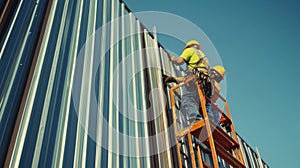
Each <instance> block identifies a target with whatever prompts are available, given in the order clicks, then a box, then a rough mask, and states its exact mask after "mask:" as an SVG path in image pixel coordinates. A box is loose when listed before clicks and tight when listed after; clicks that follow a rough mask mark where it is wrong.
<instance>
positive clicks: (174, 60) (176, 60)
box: [171, 56, 185, 65]
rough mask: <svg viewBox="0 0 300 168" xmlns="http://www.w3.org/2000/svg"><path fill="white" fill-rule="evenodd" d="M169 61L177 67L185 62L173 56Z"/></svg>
mask: <svg viewBox="0 0 300 168" xmlns="http://www.w3.org/2000/svg"><path fill="white" fill-rule="evenodd" d="M171 61H172V62H174V63H175V64H177V65H182V64H183V63H184V62H185V61H184V59H183V58H181V57H174V56H171Z"/></svg>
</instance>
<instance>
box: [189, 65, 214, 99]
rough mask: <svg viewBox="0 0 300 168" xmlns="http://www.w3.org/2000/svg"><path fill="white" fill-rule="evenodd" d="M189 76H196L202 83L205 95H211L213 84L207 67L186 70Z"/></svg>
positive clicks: (199, 82)
mask: <svg viewBox="0 0 300 168" xmlns="http://www.w3.org/2000/svg"><path fill="white" fill-rule="evenodd" d="M186 74H187V76H188V77H189V76H194V77H195V80H196V82H197V83H198V84H199V85H200V87H201V89H202V92H203V94H204V95H206V96H208V97H211V95H212V84H211V80H210V78H209V71H208V70H207V69H206V68H202V67H198V68H194V69H192V70H188V71H187V72H186Z"/></svg>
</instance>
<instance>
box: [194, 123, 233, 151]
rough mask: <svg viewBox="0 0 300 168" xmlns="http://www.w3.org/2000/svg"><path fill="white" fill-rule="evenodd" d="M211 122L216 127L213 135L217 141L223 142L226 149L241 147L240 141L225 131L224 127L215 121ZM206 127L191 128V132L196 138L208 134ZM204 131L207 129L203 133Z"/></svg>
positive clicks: (212, 126)
mask: <svg viewBox="0 0 300 168" xmlns="http://www.w3.org/2000/svg"><path fill="white" fill-rule="evenodd" d="M210 123H211V128H214V129H213V131H212V135H213V137H214V141H215V142H218V143H219V144H222V146H223V147H224V148H225V149H226V150H232V149H235V148H237V147H239V144H238V142H236V141H235V140H234V139H233V138H231V137H230V136H229V135H228V134H227V133H226V132H225V131H223V129H222V128H220V127H219V126H217V125H216V124H215V123H214V122H210ZM203 125H205V124H203ZM192 128H193V127H192ZM195 128H196V127H195ZM203 128H204V129H203ZM205 128H206V127H205V126H202V127H198V128H197V129H191V134H192V135H193V136H194V137H196V138H197V137H199V136H200V135H207V132H206V129H205ZM202 131H205V132H203V133H202ZM198 139H199V138H198Z"/></svg>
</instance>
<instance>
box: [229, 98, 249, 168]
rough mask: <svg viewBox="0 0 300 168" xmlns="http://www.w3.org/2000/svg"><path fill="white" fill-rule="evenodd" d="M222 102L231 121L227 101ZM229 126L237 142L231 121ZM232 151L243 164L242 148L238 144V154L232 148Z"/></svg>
mask: <svg viewBox="0 0 300 168" xmlns="http://www.w3.org/2000/svg"><path fill="white" fill-rule="evenodd" d="M224 103H225V108H226V111H227V114H228V117H229V119H230V120H231V121H232V117H231V113H230V110H229V106H228V103H227V101H225V102H224ZM230 128H231V133H232V136H233V138H234V140H235V141H236V142H237V143H238V144H239V141H238V138H237V135H236V132H235V129H234V125H233V122H232V123H231V125H230ZM234 151H235V154H236V156H237V157H238V159H239V161H240V162H241V163H243V164H244V165H245V162H244V158H243V154H242V150H241V147H240V144H239V147H238V154H237V153H236V150H234Z"/></svg>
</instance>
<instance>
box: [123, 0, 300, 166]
mask: <svg viewBox="0 0 300 168" xmlns="http://www.w3.org/2000/svg"><path fill="white" fill-rule="evenodd" d="M124 1H125V3H126V4H127V5H128V6H129V8H130V9H131V10H132V11H133V12H139V11H163V12H170V13H173V14H176V15H179V16H181V17H184V18H186V19H188V20H190V21H192V22H193V23H195V24H196V25H197V26H199V27H200V28H201V29H202V30H203V31H204V32H205V33H206V35H207V36H208V37H209V38H210V40H211V41H212V42H213V44H214V45H215V47H216V48H217V50H218V52H219V54H220V56H221V58H222V61H223V65H224V66H225V67H226V69H227V99H228V102H229V105H230V108H231V113H232V116H233V121H234V124H235V127H236V129H237V131H238V132H239V134H240V135H241V136H242V137H243V138H244V139H245V140H246V141H247V142H248V143H249V144H250V145H251V146H252V147H256V146H257V147H258V148H259V151H260V154H261V156H262V158H263V159H264V160H265V161H266V162H267V163H268V164H269V166H270V167H271V168H283V167H289V168H290V167H291V168H299V167H300V159H299V157H300V131H299V129H300V122H299V121H300V68H299V64H300V1H298V0H268V1H267V0H265V1H262V0H227V1H225V0H214V1H210V0H205V1H204V0H192V1H183V0H181V1H178V0H172V1H171V0H164V1H161V0H148V1H141V0H124ZM141 22H143V21H142V20H141ZM149 29H151V28H149ZM158 29H159V27H158ZM159 40H160V39H159ZM162 44H163V45H164V46H165V47H166V48H168V49H170V50H171V51H174V52H176V53H177V54H180V52H181V51H182V48H178V46H176V45H173V44H172V42H168V41H166V40H165V41H162ZM182 47H183V46H182Z"/></svg>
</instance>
